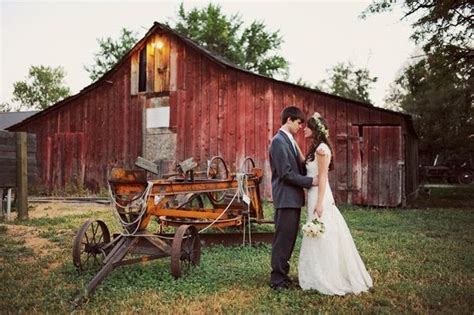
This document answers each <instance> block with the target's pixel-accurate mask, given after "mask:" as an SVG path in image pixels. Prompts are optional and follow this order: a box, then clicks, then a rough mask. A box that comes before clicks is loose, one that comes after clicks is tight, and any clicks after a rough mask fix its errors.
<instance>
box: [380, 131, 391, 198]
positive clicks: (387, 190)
mask: <svg viewBox="0 0 474 315" xmlns="http://www.w3.org/2000/svg"><path fill="white" fill-rule="evenodd" d="M378 134H379V148H380V150H379V165H380V168H379V169H380V174H379V193H378V197H379V202H378V205H379V206H390V205H391V203H392V201H391V183H390V175H391V174H392V173H393V171H394V165H393V162H392V154H393V150H392V139H390V136H391V132H390V127H384V126H381V127H378Z"/></svg>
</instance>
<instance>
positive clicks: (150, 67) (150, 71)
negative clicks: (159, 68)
mask: <svg viewBox="0 0 474 315" xmlns="http://www.w3.org/2000/svg"><path fill="white" fill-rule="evenodd" d="M154 89H155V49H154V47H153V36H152V37H151V38H150V39H148V41H147V43H146V91H147V92H152V91H154Z"/></svg>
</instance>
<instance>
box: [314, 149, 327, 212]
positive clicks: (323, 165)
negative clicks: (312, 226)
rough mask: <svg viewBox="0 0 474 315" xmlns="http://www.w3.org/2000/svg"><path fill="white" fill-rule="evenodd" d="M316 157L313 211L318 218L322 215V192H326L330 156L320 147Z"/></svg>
mask: <svg viewBox="0 0 474 315" xmlns="http://www.w3.org/2000/svg"><path fill="white" fill-rule="evenodd" d="M316 157H317V159H318V173H319V174H318V175H319V179H318V202H317V203H316V209H314V213H315V214H317V215H318V217H319V218H320V217H321V216H322V215H323V201H324V194H325V192H326V188H327V187H326V186H327V182H328V171H329V163H330V162H331V157H330V156H329V155H328V154H326V153H325V152H324V150H322V149H318V150H316Z"/></svg>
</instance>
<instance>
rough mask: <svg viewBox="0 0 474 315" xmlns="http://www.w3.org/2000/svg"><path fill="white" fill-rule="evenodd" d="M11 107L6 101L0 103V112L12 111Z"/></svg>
mask: <svg viewBox="0 0 474 315" xmlns="http://www.w3.org/2000/svg"><path fill="white" fill-rule="evenodd" d="M12 111H13V107H12V106H11V105H10V103H8V102H3V103H0V113H8V112H12Z"/></svg>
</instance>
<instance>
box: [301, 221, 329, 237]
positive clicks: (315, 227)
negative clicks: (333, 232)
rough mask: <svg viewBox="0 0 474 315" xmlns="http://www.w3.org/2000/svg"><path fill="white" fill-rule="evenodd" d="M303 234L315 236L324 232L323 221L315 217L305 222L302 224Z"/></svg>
mask: <svg viewBox="0 0 474 315" xmlns="http://www.w3.org/2000/svg"><path fill="white" fill-rule="evenodd" d="M302 230H303V234H304V235H306V236H309V237H317V236H319V235H321V234H323V233H324V231H325V228H324V223H323V222H321V221H319V219H318V218H315V219H314V220H313V221H309V222H307V223H306V224H305V225H303V228H302Z"/></svg>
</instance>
